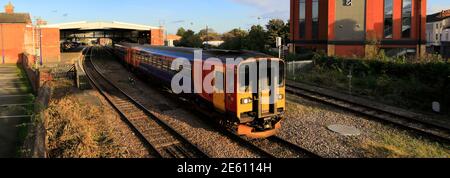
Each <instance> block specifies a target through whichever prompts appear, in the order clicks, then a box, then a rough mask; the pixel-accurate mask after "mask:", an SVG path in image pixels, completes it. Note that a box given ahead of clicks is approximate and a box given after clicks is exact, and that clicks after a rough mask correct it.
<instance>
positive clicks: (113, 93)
mask: <svg viewBox="0 0 450 178" xmlns="http://www.w3.org/2000/svg"><path fill="white" fill-rule="evenodd" d="M94 50H97V49H96V48H90V49H88V55H86V57H87V58H86V59H85V61H84V63H83V68H84V70H85V72H86V74H87V76H88V78H89V80H90V81H91V83H92V84H93V86H95V88H97V90H98V91H99V92H100V93H101V94H102V95H103V96H104V97H105V99H106V100H107V101H108V102H109V103H110V104H111V105H112V107H113V108H114V109H115V110H116V111H117V112H118V113H119V114H120V115H121V116H122V117H123V118H124V119H125V121H126V122H127V123H128V124H129V125H130V127H131V128H132V129H133V130H134V131H135V132H136V133H137V135H138V136H139V137H140V138H141V140H142V141H143V142H144V143H145V144H146V145H147V146H148V147H149V148H150V149H151V150H152V151H153V152H154V153H155V154H156V155H157V157H160V158H207V157H209V156H208V155H207V154H206V153H204V152H202V151H201V150H200V149H199V148H197V147H196V146H195V145H194V144H192V143H191V142H189V141H188V140H187V139H185V138H184V137H183V136H182V135H181V134H179V133H178V132H177V131H176V130H175V129H173V128H172V127H171V126H170V125H168V124H166V123H165V122H164V121H162V120H161V119H159V118H157V117H156V116H154V115H152V114H151V113H150V112H149V110H148V109H146V108H145V107H144V106H142V105H141V104H139V103H138V102H137V101H135V100H134V99H133V98H132V97H130V96H129V95H127V94H126V93H125V92H123V91H122V90H121V89H119V88H118V87H117V86H115V85H114V84H113V83H112V82H110V81H109V80H108V79H107V78H105V77H104V76H103V74H101V73H100V72H99V71H98V70H97V68H96V66H95V65H94V64H93V63H92V61H91V60H92V58H93V57H94V55H95V53H94Z"/></svg>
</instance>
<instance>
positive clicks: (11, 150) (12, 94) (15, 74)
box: [0, 65, 34, 158]
mask: <svg viewBox="0 0 450 178" xmlns="http://www.w3.org/2000/svg"><path fill="white" fill-rule="evenodd" d="M33 100H34V96H33V94H32V89H31V87H30V85H29V83H28V80H27V79H26V77H24V76H23V75H22V72H21V69H20V68H18V67H17V66H16V65H0V158H11V157H16V156H17V153H18V152H17V151H18V149H19V148H18V146H19V145H20V140H21V138H20V132H21V130H23V129H26V127H25V128H24V127H23V125H24V124H25V123H28V122H29V120H30V118H31V115H32V112H33V106H34V104H33V102H34V101H33Z"/></svg>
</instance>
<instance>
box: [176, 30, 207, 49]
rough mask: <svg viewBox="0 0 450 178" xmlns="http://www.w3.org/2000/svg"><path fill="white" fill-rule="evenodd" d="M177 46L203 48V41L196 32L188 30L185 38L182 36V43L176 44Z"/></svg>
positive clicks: (184, 35)
mask: <svg viewBox="0 0 450 178" xmlns="http://www.w3.org/2000/svg"><path fill="white" fill-rule="evenodd" d="M175 46H183V47H193V48H200V47H202V40H201V39H200V37H199V36H198V35H197V34H195V32H194V31H192V30H187V31H186V32H185V33H184V34H183V36H181V39H180V41H178V42H176V43H175Z"/></svg>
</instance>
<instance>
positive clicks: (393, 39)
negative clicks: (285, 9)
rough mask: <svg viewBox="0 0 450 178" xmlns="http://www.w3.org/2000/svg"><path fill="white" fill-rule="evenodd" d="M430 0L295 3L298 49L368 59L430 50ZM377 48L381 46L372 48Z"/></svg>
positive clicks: (305, 0) (293, 23)
mask: <svg viewBox="0 0 450 178" xmlns="http://www.w3.org/2000/svg"><path fill="white" fill-rule="evenodd" d="M426 4H427V1H426V0H291V15H290V16H291V18H290V19H291V34H292V35H291V40H292V43H293V47H294V50H296V51H297V52H300V51H302V50H314V51H319V50H321V51H325V52H326V53H327V54H328V55H337V56H365V55H366V54H367V53H368V52H369V51H370V49H384V50H385V52H386V54H388V55H400V54H406V53H415V54H423V53H424V52H425V50H426V48H425V44H426V39H425V38H426V36H425V34H426V26H425V24H426V9H427V7H426ZM374 46H376V47H378V48H373V47H374Z"/></svg>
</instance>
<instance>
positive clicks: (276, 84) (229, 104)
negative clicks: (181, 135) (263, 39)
mask: <svg viewBox="0 0 450 178" xmlns="http://www.w3.org/2000/svg"><path fill="white" fill-rule="evenodd" d="M198 50H199V49H196V48H184V47H165V46H151V45H142V44H134V43H117V44H114V45H113V46H112V51H113V53H114V54H115V56H116V57H118V59H119V60H120V61H121V62H122V63H123V64H125V65H126V66H127V68H129V69H130V70H132V71H133V72H134V73H136V74H137V75H139V76H140V77H144V78H151V79H154V80H155V79H156V81H158V83H162V85H164V86H166V87H171V86H172V84H173V83H172V80H173V78H174V77H175V76H176V75H177V74H179V73H180V71H181V70H183V69H180V68H181V67H180V68H174V67H173V66H172V63H173V62H174V61H175V60H176V59H178V58H183V59H185V60H187V61H189V63H190V66H192V67H190V68H189V69H184V70H188V72H190V73H191V74H192V76H194V75H195V72H198V71H195V70H199V69H196V68H195V67H193V66H195V64H199V63H201V64H200V65H201V66H204V65H206V64H207V63H208V60H207V59H210V58H214V59H218V60H221V61H222V62H223V63H221V64H220V65H215V66H214V67H211V68H210V70H205V69H203V68H200V70H202V71H201V73H202V75H201V78H202V80H200V81H206V80H207V78H208V76H210V75H209V74H212V73H214V74H213V76H219V75H218V74H221V76H227V75H228V76H232V77H234V80H232V81H233V83H231V82H230V81H227V80H216V79H213V80H212V82H213V83H214V86H217V85H218V84H217V83H216V82H220V81H223V85H222V86H223V87H222V90H221V91H219V90H216V89H214V91H213V92H206V91H205V89H201V90H200V92H192V93H182V95H185V96H184V97H187V98H189V101H191V102H193V104H194V105H198V106H202V107H203V108H204V107H206V108H208V112H209V111H212V112H214V113H217V114H216V115H219V116H220V117H218V118H215V119H217V120H218V121H219V123H220V124H221V125H222V126H224V127H226V129H228V130H231V131H232V132H234V133H235V134H237V135H239V136H244V137H248V138H252V139H261V138H268V137H271V136H274V135H276V134H277V133H278V132H279V130H280V129H281V128H282V126H281V123H282V121H283V120H284V115H285V112H286V91H285V90H286V80H285V62H284V61H283V60H281V59H278V58H274V57H272V56H269V55H266V54H262V53H258V52H254V51H245V50H240V51H230V50H202V57H201V59H198V60H196V59H197V58H198V57H196V56H195V55H194V53H195V51H198ZM230 58H231V59H236V58H241V59H243V60H241V61H240V62H239V63H234V64H227V63H226V62H225V61H226V60H227V59H230ZM262 60H265V61H269V62H267V63H276V64H278V66H279V69H278V70H275V69H273V71H278V72H279V75H278V77H277V78H272V77H271V76H273V75H272V73H271V71H272V68H271V67H270V66H271V65H269V67H268V68H270V69H267V68H266V69H264V70H266V71H268V72H266V74H265V75H264V76H260V73H259V72H254V73H257V74H251V73H252V72H251V71H250V67H249V65H248V64H249V63H250V62H253V63H259V62H261V61H262ZM244 67H245V69H244ZM241 68H242V70H240V69H241ZM256 68H258V69H257V70H258V71H260V70H263V69H260V68H261V66H259V65H256ZM242 71H244V72H242ZM231 72H233V73H232V74H231ZM274 73H276V72H274ZM251 75H252V77H250V76H251ZM253 75H256V77H253ZM244 76H245V77H244ZM224 78H225V77H224ZM189 80H191V84H192V85H191V87H192V88H194V85H195V83H196V82H197V83H198V82H199V81H196V79H195V77H190V78H189ZM252 80H257V81H252ZM272 82H273V83H272ZM263 83H265V84H267V86H272V87H262V86H263V85H264V84H263ZM226 86H229V87H231V86H232V87H234V90H233V91H231V90H230V91H228V89H227V91H225V89H223V88H226ZM254 86H256V87H257V89H253V88H255V87H254ZM273 89H276V91H277V92H276V93H278V95H276V96H273V95H274V94H272V91H275V90H273ZM269 96H270V100H271V102H263V99H262V98H263V97H265V98H269ZM266 101H267V100H266Z"/></svg>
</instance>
